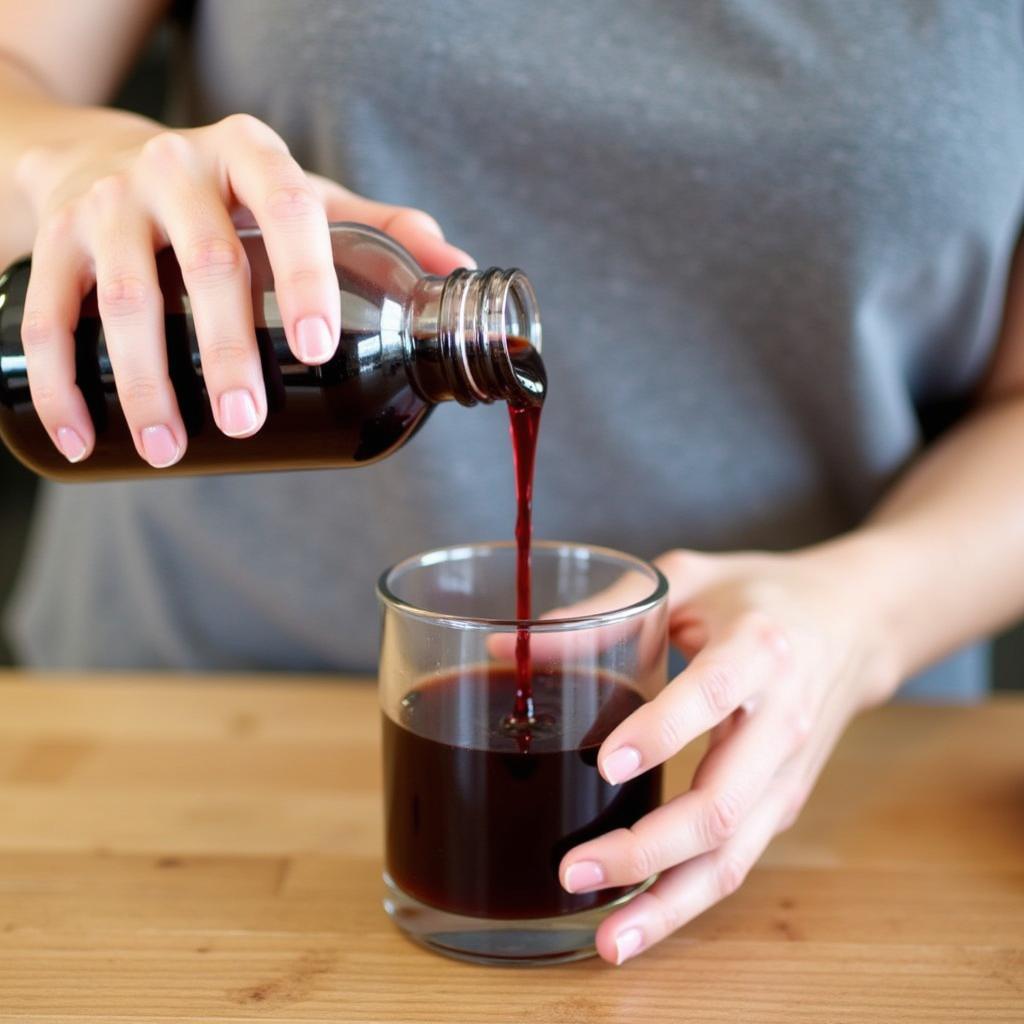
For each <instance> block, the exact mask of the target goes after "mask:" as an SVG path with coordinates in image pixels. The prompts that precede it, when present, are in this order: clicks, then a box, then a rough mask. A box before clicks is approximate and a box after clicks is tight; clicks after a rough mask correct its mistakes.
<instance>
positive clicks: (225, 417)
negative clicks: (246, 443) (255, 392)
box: [220, 388, 259, 437]
mask: <svg viewBox="0 0 1024 1024" xmlns="http://www.w3.org/2000/svg"><path fill="white" fill-rule="evenodd" d="M258 426H259V415H258V413H257V412H256V403H255V402H254V401H253V400H252V395H250V394H249V392H248V391H246V390H245V388H235V389H234V390H232V391H225V392H224V394H223V395H221V396H220V429H221V430H223V431H224V433H225V434H227V435H228V437H248V436H249V435H250V434H252V433H253V432H254V431H255V430H256V428H257V427H258Z"/></svg>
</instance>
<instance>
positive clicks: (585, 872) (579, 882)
mask: <svg viewBox="0 0 1024 1024" xmlns="http://www.w3.org/2000/svg"><path fill="white" fill-rule="evenodd" d="M603 884H604V868H602V867H601V865H600V864H598V863H597V861H596V860H578V861H577V862H576V863H575V864H570V865H569V866H568V867H567V868H566V869H565V886H564V888H565V891H566V892H583V891H585V890H586V889H595V888H597V886H599V885H603Z"/></svg>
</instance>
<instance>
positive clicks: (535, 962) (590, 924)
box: [384, 871, 653, 967]
mask: <svg viewBox="0 0 1024 1024" xmlns="http://www.w3.org/2000/svg"><path fill="white" fill-rule="evenodd" d="M651 881H653V879H651ZM648 885H650V882H645V883H644V884H643V885H638V886H637V887H636V888H634V889H631V890H630V891H629V892H627V893H625V894H624V895H623V896H620V897H619V898H618V899H617V900H615V901H614V902H612V903H607V904H605V905H604V906H603V907H596V908H594V909H593V910H585V911H582V912H581V913H578V914H564V915H562V916H560V917H534V918H526V919H524V920H522V921H495V920H491V919H490V918H486V917H466V916H464V915H462V914H451V913H449V912H448V911H446V910H438V909H437V908H436V907H428V906H427V905H426V904H425V903H420V901H419V900H416V899H413V897H412V896H410V895H408V893H406V892H405V891H403V890H402V889H400V888H399V887H398V886H397V885H396V884H395V881H394V879H393V878H392V877H391V876H390V875H389V874H388V873H387V872H386V871H385V872H384V890H385V892H384V910H385V911H386V912H387V914H388V916H389V917H390V918H391V920H392V921H394V922H395V924H396V925H397V926H398V927H399V928H400V929H401V930H402V931H403V932H404V933H405V934H406V935H407V936H408V937H409V938H410V939H412V940H413V941H414V942H418V943H419V944H420V945H421V946H426V947H427V948H428V949H432V950H434V951H435V952H437V953H443V954H444V955H445V956H450V957H454V958H455V959H456V960H466V961H468V962H470V963H475V964H492V965H494V964H503V965H505V966H508V967H543V966H545V965H547V964H564V963H568V962H570V961H572V960H584V959H586V958H587V957H590V956H595V955H596V954H597V950H596V949H595V947H594V933H595V932H596V931H597V926H598V925H599V924H600V923H601V922H602V921H603V920H604V919H605V918H606V917H607V916H608V915H609V914H610V913H611V912H612V911H613V910H615V909H616V908H617V907H621V906H623V905H624V904H626V903H628V902H629V901H630V900H631V899H633V897H634V896H636V895H637V894H638V893H641V892H643V890H644V889H646V888H647V886H648Z"/></svg>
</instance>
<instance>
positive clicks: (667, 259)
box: [58, 0, 1024, 666]
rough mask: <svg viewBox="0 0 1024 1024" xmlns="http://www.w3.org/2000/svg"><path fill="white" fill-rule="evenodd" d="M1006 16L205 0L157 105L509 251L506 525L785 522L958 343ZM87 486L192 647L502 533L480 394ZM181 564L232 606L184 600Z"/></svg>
mask: <svg viewBox="0 0 1024 1024" xmlns="http://www.w3.org/2000/svg"><path fill="white" fill-rule="evenodd" d="M1022 40H1024V12H1022V4H1021V2H1020V0H998V2H993V3H984V4H982V3H964V2H961V0H947V2H944V3H940V2H935V3H930V2H923V0H922V2H908V3H899V4H895V3H890V2H886V0H871V2H868V0H863V2H855V0H831V2H824V0H817V2H813V3H812V2H805V0H772V2H765V0H702V2H693V3H687V4H677V5H674V4H666V3H660V2H653V0H650V2H639V3H634V4H621V3H616V2H613V0H599V2H593V3H586V4H583V3H580V4H550V3H542V2H540V0H523V2H520V3H516V4H496V3H484V2H479V3H455V2H452V0H420V2H418V3H415V4H412V3H389V2H383V3H381V2H374V3H369V2H351V3H343V4H338V3H333V2H331V0H292V2H290V3H288V4H281V3H278V2H276V0H249V2H248V3H247V4H246V5H244V14H243V12H242V11H241V10H240V8H239V5H237V4H234V3H229V2H225V0H205V2H200V3H199V4H198V6H197V10H196V13H195V19H194V23H193V28H192V57H191V70H192V86H191V90H190V95H189V98H188V99H189V107H188V109H189V112H190V117H192V118H194V119H195V120H197V121H208V120H212V119H216V118H218V117H221V116H224V115H226V114H228V113H231V112H234V111H237V110H245V111H248V112H250V113H253V114H255V115H256V116H259V117H262V118H264V119H266V120H267V121H268V122H269V123H270V124H272V125H273V126H274V127H275V128H276V129H277V130H278V131H279V132H280V133H281V134H282V135H283V137H284V138H285V139H286V141H287V142H288V143H289V145H290V146H291V148H292V151H293V153H294V154H295V155H296V157H297V158H298V159H299V160H300V161H301V162H302V163H304V164H305V165H306V166H307V167H309V168H310V169H312V170H316V171H318V172H320V173H323V174H327V175H330V176H332V177H334V178H336V179H338V180H339V181H341V182H343V183H344V184H345V185H346V186H348V187H349V188H352V189H354V190H355V191H357V192H361V193H364V194H367V195H370V196H373V197H374V198H378V199H382V200H385V201H388V202H394V203H401V204H408V205H414V206H419V207H422V208H424V209H427V210H429V211H430V212H431V213H433V214H434V215H435V216H436V217H437V218H438V220H439V221H440V222H441V224H442V225H443V226H444V228H445V230H446V232H447V233H448V236H449V237H450V238H451V240H452V241H453V242H455V243H456V244H457V245H460V246H462V247H464V248H466V249H468V250H469V251H470V252H472V253H473V254H474V256H476V258H477V259H478V260H479V261H480V262H481V263H482V264H497V265H518V266H521V267H522V268H523V269H525V270H526V271H527V273H528V274H529V275H530V277H531V279H532V280H533V281H534V283H535V285H536V287H537V290H538V292H539V296H540V300H541V309H542V314H543V319H544V330H545V347H544V356H545V361H546V363H547V365H548V369H549V377H550V382H551V391H550V400H549V402H548V406H547V408H546V409H545V413H544V421H543V425H542V431H541V439H540V448H539V455H538V466H537V484H536V525H537V532H538V534H539V535H540V536H545V537H565V538H569V539H576V540H587V541H596V542H601V543H605V544H610V545H613V546H617V547H622V548H626V549H628V550H631V551H634V552H637V553H640V554H645V555H653V554H656V553H657V552H658V551H660V550H663V549H666V548H669V547H674V546H690V547H699V548H707V549H724V548H731V547H737V546H742V547H768V548H786V547H791V546H796V545H800V544H804V543H808V542H810V541H813V540H816V539H819V538H821V537H823V536H827V535H830V534H834V533H836V532H838V531H841V530H844V529H848V528H849V527H851V526H852V525H854V524H855V523H856V522H857V521H858V520H859V519H860V518H861V517H862V516H863V515H864V513H865V512H866V510H867V509H868V508H869V507H870V506H871V504H872V503H873V502H874V501H875V500H876V499H877V498H878V496H879V495H880V494H881V493H882V491H883V490H884V489H885V487H886V486H887V485H888V484H889V483H890V482H891V481H892V479H893V478H894V477H895V475H897V474H898V473H899V472H900V471H901V470H903V469H904V468H905V467H906V465H907V463H908V461H909V460H910V459H912V458H913V456H914V454H915V453H916V451H918V450H919V448H920V445H921V443H922V439H923V436H924V430H925V428H926V427H927V424H928V420H929V417H930V416H931V415H932V413H934V412H935V411H936V410H946V409H948V408H950V407H953V408H956V407H957V406H958V404H960V403H962V402H963V401H964V399H965V398H966V397H967V396H968V395H969V393H970V390H971V388H972V387H973V386H974V385H975V384H976V382H977V381H978V379H979V376H980V374H981V373H982V372H983V369H984V367H985V364H986V361H987V359H988V357H989V355H990V353H991V349H992V344H993V341H994V338H995V332H996V330H997V326H998V318H999V311H1000V301H1001V294H1002V289H1003V287H1004V285H1005V277H1006V270H1007V262H1008V258H1009V255H1010V253H1011V250H1012V247H1013V244H1014V242H1015V240H1016V237H1017V233H1018V229H1019V224H1020V214H1021V199H1022V196H1024V119H1022V116H1021V115H1022V111H1024V59H1022V58H1024V53H1022V49H1024V42H1022ZM72 500H73V499H72V496H71V493H70V492H69V493H68V496H67V497H66V498H65V497H64V496H63V495H62V496H61V497H60V498H59V499H58V504H59V503H60V502H63V501H66V502H68V503H71V501H72ZM114 503H117V505H118V507H119V509H120V511H119V513H118V514H119V516H121V517H122V518H123V519H126V520H130V521H131V522H132V523H133V524H134V527H133V528H134V529H135V530H136V532H141V531H143V530H145V531H146V534H147V538H148V539H147V544H148V545H149V546H152V547H157V548H160V547H161V546H163V547H164V548H166V549H167V551H168V552H173V558H172V555H171V554H170V553H168V554H167V555H166V556H162V557H165V560H166V561H169V562H170V561H173V562H174V564H175V565H178V566H181V570H180V571H179V572H178V573H177V574H176V575H174V574H172V577H173V578H170V579H167V580H162V582H161V585H162V586H164V587H165V588H166V589H167V591H168V596H167V598H166V601H167V602H169V603H170V605H171V606H172V608H174V609H175V611H176V614H178V615H179V616H180V617H181V622H182V627H181V628H182V635H185V632H186V626H187V627H188V628H193V627H195V628H198V629H199V635H200V636H202V637H203V638H204V639H203V642H202V643H201V644H199V650H200V653H199V654H197V655H196V657H197V658H199V659H200V660H202V659H206V660H213V661H216V660H217V659H218V658H220V655H219V654H218V653H217V652H218V650H225V651H229V652H231V653H230V656H229V657H227V660H229V661H230V660H231V659H235V660H238V661H242V662H244V661H245V660H246V659H248V660H249V661H251V662H256V663H261V662H267V663H272V664H277V663H281V662H302V663H308V664H311V665H324V666H326V665H343V666H365V665H368V664H370V663H371V662H372V658H373V649H374V643H375V631H374V621H375V611H374V607H373V596H372V582H373V579H374V577H375V576H376V574H377V572H378V571H379V570H380V569H381V568H383V567H384V565H385V564H386V563H388V562H389V561H393V560H394V559H396V558H398V557H401V556H404V555H406V554H409V553H411V552H412V551H414V550H416V549H421V548H425V547H429V546H432V545H435V544H443V543H450V542H457V541H462V540H470V539H480V538H485V537H502V536H509V535H510V534H511V529H512V519H513V503H512V477H511V456H510V449H509V442H508V437H507V425H506V419H505V413H504V410H503V409H502V408H499V407H492V408H486V409H480V408H478V409H473V410H465V409H462V408H443V409H439V410H438V411H437V412H436V413H435V414H434V416H433V418H432V420H431V421H430V422H429V423H428V424H427V425H426V427H425V428H424V429H423V431H422V432H421V433H420V434H419V435H418V436H417V438H416V439H415V440H414V441H413V442H412V443H411V444H410V445H409V446H408V448H406V449H405V450H403V451H402V452H400V453H399V454H398V455H397V456H395V457H393V458H391V459H389V460H387V461H386V462H384V463H381V464H379V465H377V466H373V467H369V468H366V469H362V470H356V471H348V472H342V473H333V474H331V473H325V474H303V475H278V476H266V477H252V478H245V479H239V478H223V479H203V480H192V481H169V482H161V483H155V484H152V485H146V486H137V485H131V486H125V487H111V488H103V489H96V490H94V491H93V493H92V494H91V495H90V497H89V499H88V504H89V507H94V508H95V513H94V514H95V517H96V520H97V522H96V523H95V524H93V526H94V527H95V529H97V530H100V531H102V530H103V529H104V528H103V526H102V523H101V522H100V521H101V520H102V518H103V509H104V508H108V507H109V506H111V505H113V504H114ZM69 515H70V513H69ZM143 523H145V526H143ZM123 528H126V527H125V524H122V529H123ZM108 532H112V531H108ZM115 542H116V539H115V538H114V537H113V536H111V537H109V538H108V539H106V540H105V541H104V543H107V544H114V543H115ZM140 547H141V545H140ZM97 557H99V556H97ZM153 557H155V556H153ZM222 562H223V564H221V563H222ZM157 575H158V574H155V573H154V578H157ZM261 588H262V589H263V591H264V596H262V597H260V598H259V599H257V598H255V597H253V596H252V594H254V593H256V592H258V591H259V590H260V589H261ZM202 594H209V595H210V600H211V601H212V602H216V601H218V600H221V599H222V598H223V596H224V595H225V594H227V595H230V596H231V597H232V598H234V599H235V600H236V601H238V602H240V603H241V607H242V608H243V609H244V610H245V614H243V615H241V620H240V621H238V622H236V621H234V620H232V621H229V622H228V623H226V624H224V625H223V626H220V627H218V626H214V625H208V626H203V624H202V623H201V622H197V621H193V620H198V619H199V618H200V617H201V613H203V614H205V607H204V604H203V600H202ZM229 618H230V617H229ZM250 620H251V622H253V623H255V624H256V625H257V626H259V625H260V624H262V625H264V626H265V627H266V629H265V630H264V633H263V634H262V635H261V637H259V638H254V637H249V638H248V639H247V638H245V636H244V635H243V632H244V630H245V629H246V627H245V622H246V621H250ZM341 622H344V623H347V624H348V625H347V627H341V626H340V625H339V624H340V623H341ZM204 630H205V632H204ZM240 631H243V632H240ZM255 632H258V630H256V631H255ZM275 645H276V647H275ZM169 646H173V645H166V644H165V647H169ZM274 650H278V651H279V652H280V657H277V656H275V654H274ZM221 660H224V659H221Z"/></svg>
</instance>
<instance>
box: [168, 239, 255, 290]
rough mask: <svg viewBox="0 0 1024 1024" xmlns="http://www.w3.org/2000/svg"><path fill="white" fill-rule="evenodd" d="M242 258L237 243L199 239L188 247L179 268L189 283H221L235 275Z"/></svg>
mask: <svg viewBox="0 0 1024 1024" xmlns="http://www.w3.org/2000/svg"><path fill="white" fill-rule="evenodd" d="M244 258H245V256H244V254H243V252H242V247H241V245H240V244H239V243H238V242H237V241H231V240H230V239H227V238H219V237H210V238H201V239H199V240H198V241H196V242H193V243H192V244H191V245H190V246H189V247H188V249H187V251H186V253H185V258H184V260H183V261H182V264H181V266H182V271H183V272H184V274H185V277H186V280H187V281H189V282H191V283H203V282H207V281H221V280H224V279H225V278H229V277H233V276H234V275H235V274H237V273H238V272H239V270H240V269H241V267H242V261H243V260H244Z"/></svg>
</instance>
